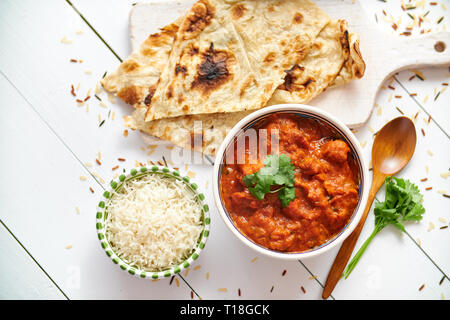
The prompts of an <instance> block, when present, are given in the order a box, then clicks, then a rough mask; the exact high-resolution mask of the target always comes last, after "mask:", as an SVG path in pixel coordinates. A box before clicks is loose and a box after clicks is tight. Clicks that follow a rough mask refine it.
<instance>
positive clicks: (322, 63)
mask: <svg viewBox="0 0 450 320" xmlns="http://www.w3.org/2000/svg"><path fill="white" fill-rule="evenodd" d="M364 70H365V64H364V61H363V60H362V57H361V53H360V52H359V37H358V35H356V34H351V35H350V36H349V32H348V25H347V22H346V21H345V20H337V21H331V22H329V23H328V24H327V25H326V26H325V28H323V30H322V31H321V32H320V34H319V36H318V37H317V38H316V40H315V41H314V44H313V45H312V48H311V50H310V51H309V53H308V55H307V56H306V58H305V59H304V60H303V61H301V63H298V64H296V65H294V66H292V68H290V69H289V70H287V71H286V76H285V78H284V83H283V84H282V85H281V86H279V87H278V90H276V91H275V92H274V94H273V96H272V98H271V99H270V100H269V102H268V103H267V105H274V104H282V103H300V102H302V103H306V102H308V101H310V100H311V99H313V98H315V97H316V96H317V95H319V94H320V93H321V92H323V91H325V90H326V89H327V88H328V87H330V86H338V85H343V84H345V83H347V82H349V81H351V80H353V79H356V78H361V77H362V76H363V75H364Z"/></svg>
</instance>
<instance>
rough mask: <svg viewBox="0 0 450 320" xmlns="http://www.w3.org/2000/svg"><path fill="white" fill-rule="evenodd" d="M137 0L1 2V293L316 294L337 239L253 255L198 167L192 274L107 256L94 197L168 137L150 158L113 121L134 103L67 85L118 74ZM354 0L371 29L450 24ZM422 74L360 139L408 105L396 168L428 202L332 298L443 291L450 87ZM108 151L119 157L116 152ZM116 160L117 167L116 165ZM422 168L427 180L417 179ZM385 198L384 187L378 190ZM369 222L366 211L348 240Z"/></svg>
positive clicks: (401, 86) (449, 217) (383, 101)
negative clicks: (299, 254)
mask: <svg viewBox="0 0 450 320" xmlns="http://www.w3.org/2000/svg"><path fill="white" fill-rule="evenodd" d="M133 2H135V0H126V1H118V0H117V1H111V0H71V3H70V2H69V1H64V0H41V1H32V0H2V1H0V43H1V46H0V106H1V110H2V112H1V116H0V130H1V131H0V141H1V144H0V146H1V150H2V151H1V157H0V174H1V178H2V181H3V183H1V185H0V208H1V210H0V222H1V224H0V298H2V299H10V298H18V299H48V298H51V299H110V298H111V299H191V290H192V291H194V295H193V297H194V299H198V298H200V297H201V298H203V299H237V298H242V299H320V296H321V292H322V285H323V283H324V282H325V279H326V276H327V272H328V270H329V268H330V266H331V264H332V262H333V260H334V257H335V255H336V253H337V250H338V248H337V249H335V250H332V251H331V252H329V253H327V254H324V255H322V256H320V257H317V258H313V259H309V260H303V261H291V262H286V261H278V260H273V259H269V258H267V257H264V256H259V255H258V254H256V253H255V252H253V251H251V250H250V249H249V248H247V247H245V246H244V245H243V244H241V243H240V242H238V240H237V239H235V238H234V237H233V236H232V234H231V233H230V232H229V231H228V230H227V229H226V227H225V225H224V224H223V223H222V221H221V219H220V217H219V215H218V213H217V211H216V210H215V209H214V203H213V200H212V194H211V183H210V182H209V180H210V176H211V172H212V167H211V166H208V165H204V166H197V167H196V166H189V167H188V168H185V167H181V168H180V170H181V171H186V170H187V171H192V172H196V176H195V180H196V182H197V183H198V184H199V185H200V187H201V188H202V189H203V191H204V192H205V194H206V195H207V200H208V201H209V206H210V208H211V209H212V210H211V218H212V230H211V236H210V239H209V240H208V243H207V245H206V247H205V251H204V252H203V253H202V254H201V256H200V258H199V260H198V261H197V263H196V264H195V265H194V266H193V268H192V269H190V270H189V272H188V273H186V272H183V274H181V275H179V276H177V277H176V278H175V279H174V281H173V282H172V283H171V284H170V281H169V279H163V280H160V281H151V280H142V279H138V278H135V277H132V276H130V275H129V274H127V273H125V272H123V271H122V270H120V269H119V268H118V267H117V266H116V265H114V264H112V263H111V261H110V260H109V259H108V258H107V257H106V255H105V254H104V252H103V250H102V249H101V247H100V245H99V242H98V240H97V236H96V232H95V227H94V224H95V207H96V203H97V202H98V201H99V199H100V197H101V194H102V193H103V190H104V188H106V187H107V184H108V182H109V181H110V180H111V179H112V178H114V176H115V175H116V173H117V172H119V171H121V170H122V168H127V169H129V168H131V167H134V166H135V165H136V161H137V162H142V163H147V161H148V160H159V159H161V157H162V156H163V155H164V156H165V157H166V158H168V157H169V156H170V150H169V149H167V148H166V146H164V145H162V146H159V147H158V148H157V150H156V151H155V152H154V153H153V154H151V155H149V154H148V151H149V150H148V149H147V148H146V143H145V141H144V140H143V139H142V136H141V135H140V134H139V133H137V132H132V131H130V132H129V135H128V136H127V137H125V136H124V134H123V132H124V130H125V128H124V123H123V119H122V117H123V116H124V115H127V114H129V113H130V112H131V111H132V110H131V108H130V107H128V106H126V105H125V104H123V103H121V102H119V101H118V100H117V99H116V101H114V102H113V101H111V100H110V99H108V95H107V94H106V93H105V92H103V91H102V92H101V93H99V94H98V96H99V97H100V98H101V99H102V101H103V102H104V104H105V105H106V107H104V106H101V105H100V101H98V100H97V99H95V98H91V99H89V100H88V101H87V102H86V103H84V104H83V106H78V104H77V102H76V101H75V98H74V97H73V96H72V95H71V93H70V90H71V85H74V87H75V89H76V93H77V97H79V98H84V97H86V95H87V93H88V91H89V90H90V93H91V96H93V94H94V93H95V88H96V84H97V83H98V82H99V79H100V78H101V77H102V75H103V74H104V72H105V71H108V70H110V71H112V70H114V69H115V68H116V67H117V66H118V64H119V63H120V61H119V57H120V58H122V59H124V58H126V57H127V55H128V54H129V53H130V42H129V30H128V13H129V10H130V8H131V6H132V4H133ZM361 2H362V5H363V6H364V8H365V9H366V12H365V13H361V14H367V19H373V20H375V19H376V20H378V22H377V23H378V25H379V27H380V32H389V33H392V32H395V31H394V30H393V29H392V28H391V25H392V22H391V21H392V20H391V18H390V15H392V17H393V18H394V21H396V22H398V21H399V17H401V18H400V19H401V21H400V23H401V24H403V25H405V24H406V23H407V21H408V19H410V17H409V16H408V15H407V14H408V13H411V14H414V13H415V10H416V11H417V12H424V11H428V10H430V13H429V14H428V15H427V18H428V20H429V21H426V22H425V23H424V26H425V27H426V28H431V29H432V30H443V29H445V28H446V26H447V25H448V23H449V20H450V14H449V11H450V1H445V0H441V1H436V2H437V5H434V6H433V5H430V4H429V2H430V1H426V4H425V7H424V8H417V9H415V10H408V11H406V12H405V11H402V10H401V8H400V1H389V2H386V3H385V2H382V1H375V0H372V1H361ZM405 2H407V1H405ZM414 2H416V1H412V3H414ZM382 10H384V11H385V12H386V15H384V14H383V11H382ZM80 15H82V17H80ZM442 16H443V17H444V19H443V20H442V21H441V23H439V24H437V23H436V21H437V20H438V19H439V18H440V17H442ZM400 31H401V30H398V31H397V33H399V32H400ZM448 49H450V48H447V50H448ZM386 58H387V59H388V58H389V57H386ZM71 59H76V60H78V61H79V60H82V63H79V62H77V63H74V62H71V61H70V60H71ZM419 71H421V72H422V73H423V75H424V76H425V80H424V81H421V80H420V79H419V78H417V77H415V78H414V79H412V80H410V77H411V76H412V75H414V73H413V72H412V71H404V72H401V73H399V74H398V75H396V76H395V78H393V79H389V80H388V81H387V82H386V83H385V87H386V89H384V90H382V91H381V92H380V94H379V96H378V99H377V106H376V108H375V109H374V112H373V114H372V116H371V118H370V120H369V122H368V123H367V124H366V125H365V126H364V127H363V128H360V129H359V130H358V132H357V136H358V138H359V139H360V141H361V143H362V145H363V146H364V150H365V151H366V155H367V157H369V156H370V150H371V146H372V141H373V133H374V132H376V131H377V130H378V129H379V128H381V127H382V126H383V125H384V123H386V122H387V121H388V120H390V119H392V118H394V117H397V116H399V115H400V111H401V112H403V113H404V114H405V115H407V116H410V117H414V116H415V115H416V114H417V113H418V115H417V116H416V127H417V136H418V143H417V148H416V153H415V155H414V158H413V160H412V161H411V163H410V164H409V165H408V166H407V168H406V169H405V170H403V171H402V172H401V174H400V175H399V176H401V177H404V178H409V179H411V180H412V181H414V182H415V183H417V184H418V185H419V186H420V189H421V190H422V192H423V193H424V195H425V201H424V206H425V208H426V210H427V212H426V214H425V216H424V219H423V221H422V222H421V223H417V224H410V225H408V226H407V234H400V233H399V232H398V231H397V230H395V229H394V228H391V227H388V228H386V229H385V230H383V231H382V232H381V233H380V234H379V236H377V237H376V238H375V240H374V241H373V242H372V244H371V245H370V247H369V249H368V250H367V251H366V253H365V255H364V257H363V258H362V260H361V261H360V263H359V265H358V266H357V268H356V269H355V271H354V272H353V273H352V275H351V276H350V277H349V279H348V280H343V281H340V283H339V284H338V286H337V287H336V289H335V291H334V292H333V295H332V297H331V298H332V299H396V298H405V299H448V298H450V282H449V277H448V276H449V275H450V228H447V229H441V227H443V226H448V224H449V222H450V210H449V205H450V199H449V198H448V197H445V196H444V195H443V194H442V193H445V194H447V195H448V194H450V184H449V181H450V179H448V178H447V179H446V178H444V177H443V176H445V173H447V172H448V171H449V167H450V140H449V134H450V109H449V108H450V90H446V89H447V86H446V85H445V83H448V82H450V69H449V67H445V68H429V69H422V70H419ZM388 86H390V87H392V88H394V90H392V89H390V88H389V87H388ZM438 92H441V93H440V94H439V96H438V98H437V99H435V97H436V96H437V94H438ZM410 94H417V95H413V96H410ZM396 96H397V98H396ZM400 96H401V97H400ZM429 118H430V121H429V123H428V120H429ZM103 120H105V122H104V124H103V125H102V126H101V127H99V123H100V122H101V121H103ZM422 129H423V132H424V134H422ZM118 157H121V158H125V159H126V161H125V162H118V160H117V158H118ZM96 159H98V160H100V162H101V165H98V164H97V163H96ZM116 165H119V166H120V168H119V169H117V170H114V171H113V170H112V168H113V167H115V166H116ZM441 174H443V176H442V175H441ZM80 177H86V179H85V180H82V178H80ZM424 178H427V179H428V180H427V181H426V182H421V179H424ZM428 187H432V190H426V188H428ZM90 188H92V190H93V191H94V192H93V193H92V192H91V191H90ZM383 197H384V194H383V191H380V194H379V195H378V199H380V200H382V199H384V198H383ZM373 226H374V224H373V214H372V213H371V214H370V215H369V218H368V220H367V222H366V225H365V227H364V230H363V232H362V235H361V237H360V241H359V242H358V245H357V246H358V247H359V246H360V245H361V243H362V242H363V241H364V240H365V239H366V238H367V236H368V235H369V234H370V233H371V231H372V230H373ZM433 227H434V228H433ZM195 267H196V268H195ZM284 270H286V273H285V275H284V276H283V275H282V273H283V271H284ZM443 278H444V279H443ZM442 279H443V280H442ZM422 285H425V286H424V287H423V288H422V290H419V288H421V287H422ZM301 287H303V288H304V289H305V292H306V293H304V292H303V291H302V289H301ZM223 288H226V289H227V290H223ZM238 289H240V290H241V297H239V296H238Z"/></svg>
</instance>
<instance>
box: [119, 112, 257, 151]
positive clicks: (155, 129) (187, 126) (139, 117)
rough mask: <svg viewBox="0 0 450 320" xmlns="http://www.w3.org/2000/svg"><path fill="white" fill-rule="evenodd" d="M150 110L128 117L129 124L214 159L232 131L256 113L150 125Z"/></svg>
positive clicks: (203, 116) (194, 117)
mask: <svg viewBox="0 0 450 320" xmlns="http://www.w3.org/2000/svg"><path fill="white" fill-rule="evenodd" d="M146 111H147V110H146V108H138V109H136V110H135V111H134V112H133V114H132V115H131V116H130V117H125V125H126V126H127V127H129V128H131V129H138V130H140V131H142V132H144V133H147V134H150V135H152V136H154V137H158V138H161V139H164V140H167V141H170V142H171V143H173V144H174V145H176V146H179V147H182V148H186V149H192V150H195V151H198V152H201V153H203V154H206V155H211V156H214V155H215V153H216V150H218V149H219V146H220V144H221V143H222V141H223V140H224V139H225V137H226V135H227V133H228V131H229V130H231V128H233V127H234V125H235V124H236V123H238V122H239V120H241V119H242V118H244V117H245V116H246V115H248V114H250V113H251V112H252V111H241V112H230V113H210V114H197V115H189V116H180V117H176V118H167V119H158V120H153V121H148V122H146V121H145V120H144V118H145V113H146Z"/></svg>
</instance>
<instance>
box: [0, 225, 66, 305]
mask: <svg viewBox="0 0 450 320" xmlns="http://www.w3.org/2000/svg"><path fill="white" fill-rule="evenodd" d="M0 243H1V247H2V250H0V265H1V266H2V267H1V272H0V299H1V300H4V299H19V300H20V299H52V300H56V299H58V300H59V299H61V300H63V299H66V297H64V295H63V294H62V293H61V291H59V289H58V288H57V287H56V286H55V285H54V283H53V282H52V281H51V280H50V279H49V278H48V276H47V275H46V274H45V273H44V272H43V271H42V269H41V268H39V266H38V265H37V264H36V263H35V262H34V261H33V259H32V258H31V257H30V256H29V255H28V254H27V252H26V251H25V250H24V249H23V248H22V247H21V246H20V244H19V243H18V242H17V241H16V239H14V237H13V236H12V235H11V234H10V233H9V232H8V230H6V228H5V227H4V226H3V225H0Z"/></svg>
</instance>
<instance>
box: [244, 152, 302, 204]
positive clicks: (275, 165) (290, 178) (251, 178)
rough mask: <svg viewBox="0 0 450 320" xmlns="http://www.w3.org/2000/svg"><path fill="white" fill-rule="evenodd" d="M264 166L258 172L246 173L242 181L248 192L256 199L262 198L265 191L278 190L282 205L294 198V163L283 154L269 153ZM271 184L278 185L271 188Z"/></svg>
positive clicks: (273, 191)
mask: <svg viewBox="0 0 450 320" xmlns="http://www.w3.org/2000/svg"><path fill="white" fill-rule="evenodd" d="M264 165H265V166H264V167H263V168H261V169H260V170H259V171H258V172H256V173H253V174H249V175H246V176H245V177H244V178H243V179H242V181H243V182H244V184H245V185H246V186H247V187H248V190H249V191H250V193H251V194H252V195H253V196H254V197H255V198H257V199H258V200H262V199H264V196H265V195H266V194H267V193H275V192H278V198H279V199H280V201H281V204H282V205H283V207H287V206H288V205H289V202H291V201H293V200H294V199H295V188H294V181H295V179H294V169H295V167H294V165H293V164H292V163H291V159H289V157H288V156H286V155H285V154H281V155H269V156H267V157H266V159H265V160H264ZM272 186H280V188H278V189H276V190H271V187H272Z"/></svg>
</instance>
